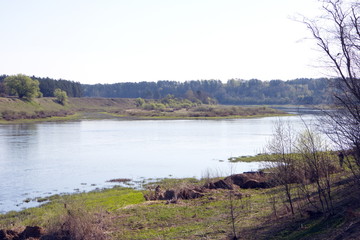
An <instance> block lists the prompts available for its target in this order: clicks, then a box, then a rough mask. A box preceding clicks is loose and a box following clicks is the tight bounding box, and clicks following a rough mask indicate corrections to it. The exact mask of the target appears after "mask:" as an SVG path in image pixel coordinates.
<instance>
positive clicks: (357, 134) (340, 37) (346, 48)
mask: <svg viewBox="0 0 360 240" xmlns="http://www.w3.org/2000/svg"><path fill="white" fill-rule="evenodd" d="M322 7H323V12H324V15H323V16H321V17H319V18H317V19H311V20H310V19H304V21H303V22H304V23H305V24H306V26H307V27H308V29H309V30H310V32H311V33H312V35H313V37H314V39H315V41H316V44H317V46H318V47H319V48H320V50H321V51H322V52H323V53H324V54H325V59H326V60H325V64H326V67H328V68H329V69H331V70H332V71H333V73H335V76H336V78H333V79H332V80H331V84H332V86H333V87H334V89H335V90H334V93H333V97H334V104H335V106H336V111H331V112H328V113H327V116H326V118H324V119H322V120H321V121H322V125H323V126H324V129H326V132H327V134H328V135H329V136H330V137H331V138H332V139H333V140H334V142H335V143H337V144H338V146H339V149H345V150H349V149H351V154H352V156H353V159H354V160H355V161H348V163H349V164H351V165H350V166H349V167H351V168H352V170H353V173H355V174H356V176H359V167H360V79H359V74H360V2H359V1H358V0H355V1H351V2H346V1H342V0H323V1H322ZM358 179H360V178H359V177H358Z"/></svg>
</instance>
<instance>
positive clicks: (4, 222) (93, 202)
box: [0, 188, 145, 229]
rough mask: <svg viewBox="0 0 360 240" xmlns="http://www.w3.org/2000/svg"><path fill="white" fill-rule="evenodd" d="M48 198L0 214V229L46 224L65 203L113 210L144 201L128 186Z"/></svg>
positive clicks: (60, 210)
mask: <svg viewBox="0 0 360 240" xmlns="http://www.w3.org/2000/svg"><path fill="white" fill-rule="evenodd" d="M49 200H50V202H49V203H47V204H45V205H43V206H41V207H35V208H29V209H26V210H23V211H20V212H14V211H13V212H9V213H7V214H3V215H0V229H1V228H2V227H9V226H11V225H14V224H15V225H18V226H27V225H40V226H46V225H47V223H48V222H49V221H50V220H51V219H52V218H56V217H57V216H60V215H61V214H63V212H64V206H65V204H66V205H69V206H71V205H76V206H81V208H85V209H87V210H96V209H97V210H98V209H103V210H107V211H114V210H116V209H119V208H122V207H124V206H127V205H131V204H138V203H141V202H144V201H145V199H144V197H143V194H142V193H141V192H139V191H136V190H133V189H130V188H112V189H106V190H102V191H93V192H89V193H80V194H72V195H54V196H52V197H51V198H50V199H49Z"/></svg>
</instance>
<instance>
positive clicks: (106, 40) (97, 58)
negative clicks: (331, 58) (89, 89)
mask: <svg viewBox="0 0 360 240" xmlns="http://www.w3.org/2000/svg"><path fill="white" fill-rule="evenodd" d="M319 7H320V5H319V3H318V1H317V0H253V1H252V0H0V33H1V37H0V74H7V75H12V74H17V73H23V74H26V75H30V76H32V75H35V76H38V77H50V78H55V79H59V78H62V79H66V80H73V81H78V82H81V83H89V84H94V83H115V82H140V81H157V80H175V81H186V80H201V79H219V80H222V81H224V82H225V81H226V80H228V79H230V78H241V79H252V78H257V79H260V80H271V79H281V80H289V79H295V78H301V77H309V78H316V77H322V76H324V72H323V70H321V69H319V68H316V67H315V66H316V64H317V59H318V56H317V55H318V54H319V53H318V52H316V51H315V50H314V48H315V44H314V42H311V41H310V40H304V38H307V37H309V36H310V35H309V32H308V31H307V29H306V27H305V26H304V25H302V24H300V23H298V22H296V21H294V20H291V18H293V17H294V16H296V15H297V14H302V15H307V16H310V17H311V16H315V15H319V14H320V13H319Z"/></svg>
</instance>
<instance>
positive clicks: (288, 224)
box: [0, 179, 360, 239]
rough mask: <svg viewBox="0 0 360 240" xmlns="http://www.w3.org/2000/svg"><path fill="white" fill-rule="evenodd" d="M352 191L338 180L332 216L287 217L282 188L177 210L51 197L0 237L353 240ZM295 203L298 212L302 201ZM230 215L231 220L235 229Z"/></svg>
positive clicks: (134, 193) (175, 206)
mask: <svg viewBox="0 0 360 240" xmlns="http://www.w3.org/2000/svg"><path fill="white" fill-rule="evenodd" d="M207 180H209V179H207ZM203 183H204V180H203V181H200V180H195V179H184V180H179V179H175V180H169V179H167V180H165V181H164V182H158V183H156V184H160V185H162V186H165V185H166V186H167V187H176V186H180V185H181V186H188V185H201V184H203ZM349 184H351V183H349V182H347V181H341V179H339V181H337V182H336V187H335V188H334V195H333V196H334V199H336V201H335V203H336V210H337V211H336V214H334V215H331V216H330V215H319V216H315V217H314V216H312V217H309V216H308V215H306V214H297V215H295V216H291V214H290V213H289V212H288V209H287V208H286V204H285V203H284V202H283V196H282V192H281V190H280V189H279V187H276V188H269V189H235V190H231V191H230V190H225V189H218V190H212V191H209V192H207V193H206V194H205V196H203V197H201V198H197V199H192V200H178V201H177V202H176V203H169V202H167V201H145V200H144V197H143V191H138V190H132V189H127V188H120V187H118V188H113V189H107V190H103V191H95V192H90V193H81V194H74V195H65V196H58V195H57V196H53V197H52V198H51V202H50V203H48V204H46V205H44V206H42V207H39V208H31V209H27V210H24V211H21V212H10V213H8V214H5V215H0V229H20V228H21V227H22V226H40V227H42V228H44V229H47V231H56V229H57V227H56V226H59V225H61V226H67V224H69V223H71V224H72V225H71V226H72V227H71V229H70V230H71V231H77V232H83V231H84V229H88V231H96V232H95V233H94V234H100V235H101V236H106V237H107V238H108V239H229V236H230V235H231V232H232V222H234V226H235V229H236V232H237V234H238V236H239V237H240V239H330V238H331V237H334V236H338V237H340V236H341V238H339V239H350V238H347V237H349V236H353V235H354V234H356V233H358V231H359V229H358V228H355V227H356V226H357V225H359V223H360V222H359V213H360V212H359V210H360V206H359V205H360V204H359V201H358V194H359V190H358V189H357V190H351V191H349V190H350V189H351V185H349ZM230 196H232V197H230ZM344 196H346V197H344ZM296 203H297V204H299V207H300V206H301V203H302V201H301V200H300V199H298V200H297V201H296ZM349 206H351V207H349ZM231 211H234V212H235V214H236V215H233V216H234V217H235V218H234V221H232V214H231ZM304 213H306V211H304ZM351 224H353V227H351V226H352V225H351ZM100 235H99V236H100ZM90 239H91V238H90ZM99 239H100V238H99ZM331 239H333V238H331Z"/></svg>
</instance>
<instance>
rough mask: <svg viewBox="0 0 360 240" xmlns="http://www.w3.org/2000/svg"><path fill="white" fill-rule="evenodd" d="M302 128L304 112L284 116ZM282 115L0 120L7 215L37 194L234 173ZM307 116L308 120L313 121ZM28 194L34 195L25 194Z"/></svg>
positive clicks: (1, 185) (0, 196)
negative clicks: (118, 182)
mask: <svg viewBox="0 0 360 240" xmlns="http://www.w3.org/2000/svg"><path fill="white" fill-rule="evenodd" d="M281 118H283V119H284V120H288V121H290V122H292V123H293V125H294V126H295V128H296V129H298V130H299V129H301V128H302V120H301V119H300V118H299V117H297V116H291V117H281ZM276 119H278V118H277V117H268V118H253V119H233V120H139V121H123V120H83V121H73V122H42V123H34V124H12V125H0V213H4V212H8V211H10V210H21V209H23V208H28V207H32V206H36V205H38V204H39V203H37V202H36V201H35V200H33V199H34V198H36V197H46V196H49V195H54V194H60V193H73V192H79V191H90V190H94V189H95V188H104V187H110V186H112V185H114V183H108V182H106V181H107V180H110V179H114V178H130V179H132V180H135V181H142V180H144V179H149V178H150V179H154V178H164V177H181V178H182V177H196V178H201V177H205V176H207V175H208V174H209V173H210V175H228V174H230V173H234V172H244V171H251V170H257V169H258V168H259V163H235V164H231V163H229V162H228V161H227V159H228V158H229V157H233V156H242V155H254V154H257V153H259V152H261V151H262V149H263V147H264V146H265V144H266V141H267V139H269V138H270V137H271V134H272V129H273V124H274V121H275V120H276ZM313 119H314V115H312V114H305V115H304V116H303V120H305V121H306V122H309V121H312V120H313ZM26 199H27V200H26Z"/></svg>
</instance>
